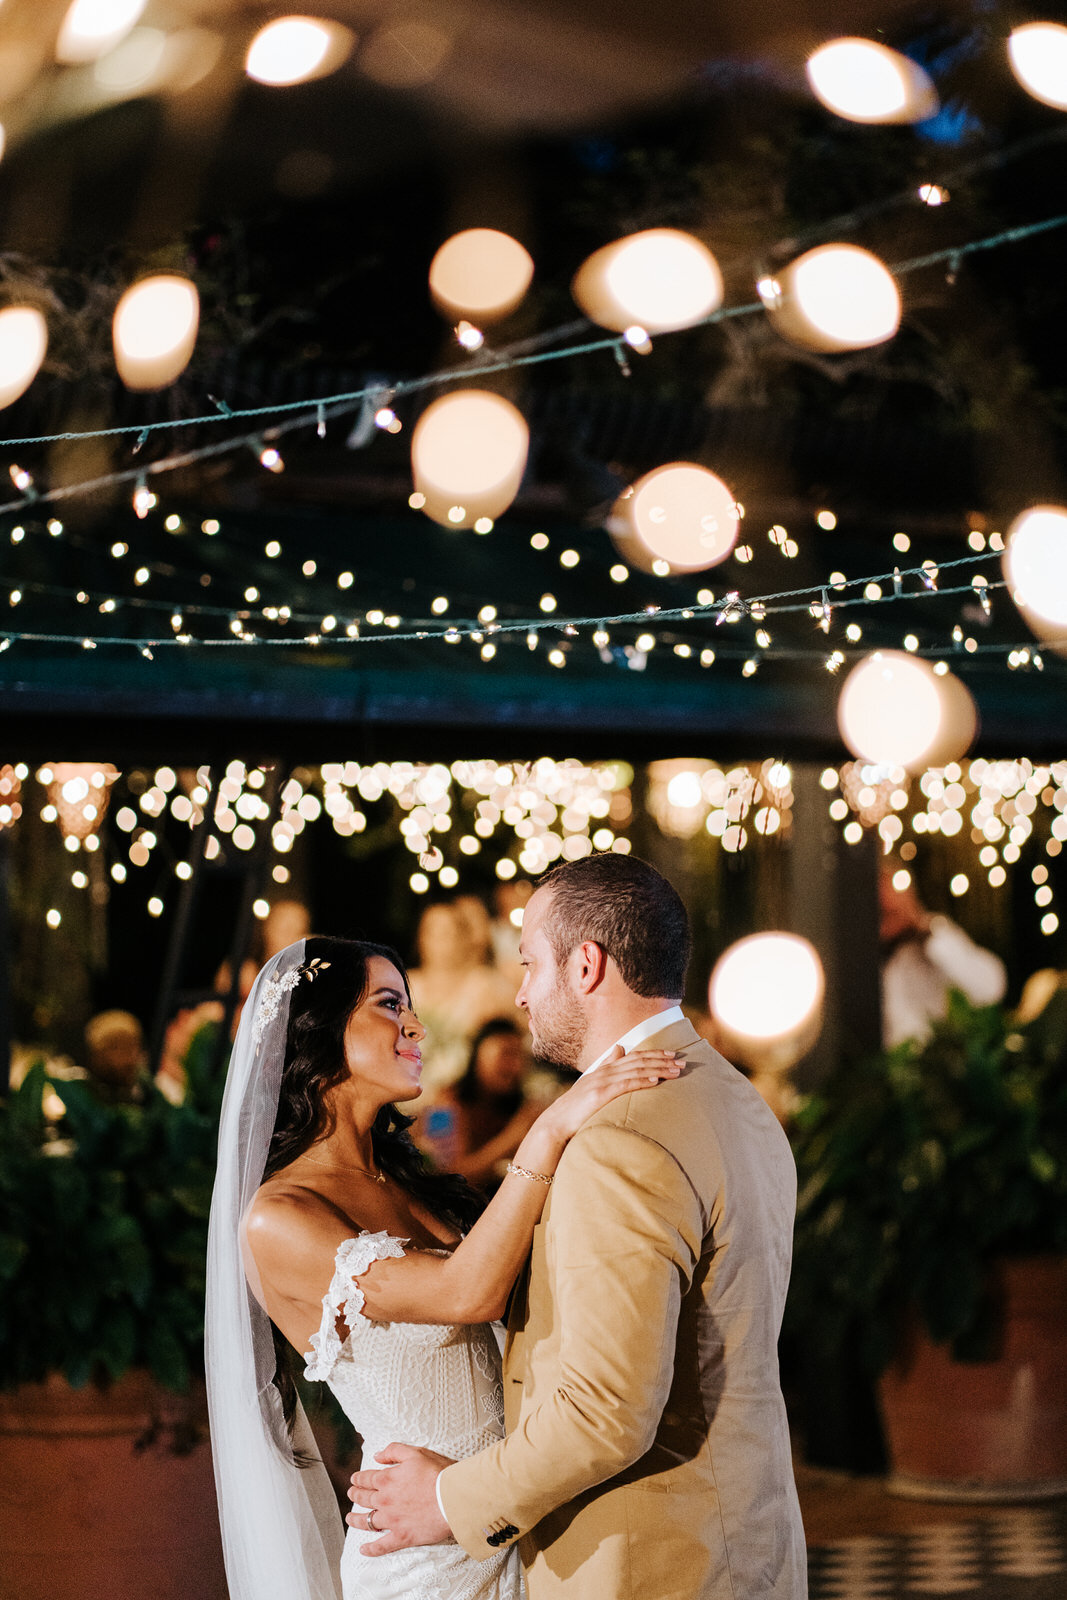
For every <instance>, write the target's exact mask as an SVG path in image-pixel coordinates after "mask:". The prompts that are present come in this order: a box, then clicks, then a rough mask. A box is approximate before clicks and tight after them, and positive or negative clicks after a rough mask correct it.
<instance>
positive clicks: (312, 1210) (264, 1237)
mask: <svg viewBox="0 0 1067 1600" xmlns="http://www.w3.org/2000/svg"><path fill="white" fill-rule="evenodd" d="M339 1224H341V1225H342V1226H344V1227H347V1226H349V1225H350V1222H349V1219H348V1218H347V1217H346V1216H345V1214H344V1212H343V1211H341V1210H340V1208H339V1207H338V1206H337V1205H336V1204H335V1203H334V1201H333V1200H331V1199H330V1197H329V1196H328V1195H326V1194H324V1193H323V1192H322V1191H321V1190H320V1189H317V1188H315V1187H313V1186H312V1185H310V1184H307V1183H305V1182H303V1181H302V1180H300V1179H297V1178H290V1177H287V1176H286V1174H285V1173H279V1174H278V1175H277V1177H274V1178H268V1179H267V1181H266V1182H265V1183H264V1184H261V1186H260V1188H259V1189H258V1191H257V1192H256V1196H255V1198H254V1200H253V1201H252V1204H251V1205H250V1206H249V1208H248V1213H247V1215H246V1217H245V1234H246V1237H247V1239H248V1242H249V1244H250V1245H251V1246H252V1248H253V1250H254V1251H255V1253H256V1256H257V1257H258V1256H259V1255H260V1254H261V1252H266V1253H269V1254H274V1253H275V1252H277V1251H285V1250H288V1249H291V1248H294V1247H299V1246H301V1245H304V1244H306V1243H308V1242H309V1240H310V1239H312V1238H318V1237H321V1236H322V1235H323V1234H327V1235H329V1236H331V1237H332V1236H333V1235H334V1234H335V1233H336V1231H337V1228H338V1225H339Z"/></svg>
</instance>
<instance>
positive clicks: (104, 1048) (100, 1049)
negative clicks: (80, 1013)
mask: <svg viewBox="0 0 1067 1600" xmlns="http://www.w3.org/2000/svg"><path fill="white" fill-rule="evenodd" d="M85 1065H86V1067H87V1069H88V1073H89V1082H90V1083H91V1084H92V1086H93V1089H94V1091H95V1093H96V1094H97V1096H98V1097H99V1098H100V1099H101V1100H104V1101H106V1102H107V1103H108V1104H109V1105H139V1104H140V1103H141V1101H143V1099H144V1097H145V1087H146V1085H147V1083H148V1057H147V1054H146V1053H145V1046H144V1032H143V1030H142V1028H141V1024H140V1023H139V1022H138V1020H137V1018H136V1017H135V1016H134V1015H133V1013H132V1012H131V1011H101V1012H100V1013H99V1015H98V1016H95V1017H91V1018H90V1020H89V1021H88V1022H87V1023H86V1026H85Z"/></svg>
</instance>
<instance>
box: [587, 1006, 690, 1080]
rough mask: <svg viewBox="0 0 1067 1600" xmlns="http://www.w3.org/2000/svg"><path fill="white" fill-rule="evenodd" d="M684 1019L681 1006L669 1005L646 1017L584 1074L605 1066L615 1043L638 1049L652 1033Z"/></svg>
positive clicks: (617, 1040) (598, 1058)
mask: <svg viewBox="0 0 1067 1600" xmlns="http://www.w3.org/2000/svg"><path fill="white" fill-rule="evenodd" d="M684 1021H685V1012H684V1011H683V1010H682V1008H681V1006H667V1007H666V1008H665V1009H664V1010H663V1011H657V1012H656V1013H655V1014H654V1015H653V1016H651V1017H645V1018H644V1019H643V1020H642V1021H641V1022H639V1023H637V1024H636V1026H634V1027H632V1028H631V1029H630V1031H629V1033H624V1034H623V1036H622V1038H621V1039H616V1041H615V1044H612V1045H609V1046H608V1048H607V1049H606V1050H605V1051H604V1052H603V1054H602V1055H599V1056H597V1058H596V1060H595V1061H591V1062H590V1063H589V1065H588V1066H587V1067H586V1068H585V1069H584V1070H583V1073H582V1076H583V1077H584V1076H585V1073H586V1072H595V1071H596V1069H597V1067H600V1066H603V1064H604V1062H605V1061H606V1060H607V1059H608V1057H609V1056H610V1054H611V1052H612V1051H613V1050H614V1049H615V1045H620V1044H621V1045H622V1048H623V1050H624V1051H627V1052H628V1051H630V1050H636V1049H637V1046H638V1045H639V1044H644V1042H645V1040H646V1039H651V1037H652V1035H653V1034H654V1033H659V1031H660V1030H661V1028H669V1027H670V1026H671V1024H672V1023H674V1022H684Z"/></svg>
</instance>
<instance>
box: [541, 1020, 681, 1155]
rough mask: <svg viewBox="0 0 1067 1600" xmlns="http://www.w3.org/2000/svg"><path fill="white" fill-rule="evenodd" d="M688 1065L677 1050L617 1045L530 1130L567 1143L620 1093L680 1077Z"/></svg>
mask: <svg viewBox="0 0 1067 1600" xmlns="http://www.w3.org/2000/svg"><path fill="white" fill-rule="evenodd" d="M684 1065H685V1060H684V1057H682V1056H680V1055H678V1054H677V1053H676V1052H675V1051H673V1050H631V1051H629V1052H628V1053H625V1054H624V1052H623V1049H622V1046H621V1045H616V1046H615V1048H614V1050H613V1051H612V1053H611V1055H610V1056H609V1057H608V1059H607V1060H606V1061H605V1062H604V1063H603V1064H602V1065H601V1066H599V1067H597V1068H596V1070H595V1071H593V1072H586V1073H583V1075H582V1076H581V1077H580V1078H579V1079H578V1080H577V1082H576V1083H572V1084H571V1086H570V1088H569V1089H567V1090H566V1092H565V1093H564V1094H561V1095H560V1096H559V1097H558V1099H556V1100H553V1102H552V1104H551V1105H550V1106H548V1107H547V1109H546V1110H544V1111H542V1113H541V1115H540V1116H539V1117H538V1119H537V1121H536V1122H535V1123H534V1125H533V1127H532V1128H531V1130H530V1134H531V1135H537V1134H539V1133H540V1134H542V1135H545V1134H547V1135H549V1136H551V1137H554V1138H556V1139H558V1140H559V1141H560V1144H561V1146H562V1145H564V1144H566V1143H567V1141H568V1140H569V1139H571V1138H572V1137H573V1135H574V1134H576V1133H577V1132H578V1129H579V1128H580V1127H581V1126H582V1124H583V1123H585V1122H588V1120H589V1118H590V1117H591V1116H592V1115H593V1113H594V1111H599V1110H600V1108H601V1106H606V1105H607V1104H608V1102H609V1101H610V1100H617V1099H618V1098H619V1096H620V1095H624V1094H633V1093H634V1092H635V1090H638V1089H651V1088H654V1087H655V1085H656V1084H657V1083H662V1082H663V1081H664V1079H666V1078H677V1077H678V1075H679V1073H680V1072H681V1071H682V1068H683V1067H684Z"/></svg>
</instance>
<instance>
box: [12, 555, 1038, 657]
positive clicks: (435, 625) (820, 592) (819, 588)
mask: <svg viewBox="0 0 1067 1600" xmlns="http://www.w3.org/2000/svg"><path fill="white" fill-rule="evenodd" d="M1000 554H1001V552H1000V551H996V550H985V551H980V552H977V551H976V552H975V553H973V554H972V555H968V556H960V557H958V558H956V559H954V560H952V561H936V562H935V561H928V563H927V564H926V565H923V566H918V567H894V568H893V570H892V571H891V572H879V573H874V574H872V576H870V577H867V578H843V579H842V578H838V579H837V581H836V582H834V583H831V582H828V581H827V582H823V583H821V584H809V585H808V586H807V587H805V588H799V589H779V590H776V591H775V592H774V593H772V594H767V595H754V596H752V597H751V598H746V597H742V596H741V595H740V594H739V593H734V592H733V591H731V593H730V594H728V595H726V596H724V597H723V598H722V599H721V600H717V601H716V600H710V601H702V600H693V601H691V602H690V603H689V604H687V605H683V606H656V605H649V606H643V607H642V608H641V609H640V610H637V611H631V612H619V613H618V614H613V615H612V616H608V617H585V618H574V617H537V618H530V619H527V620H525V621H523V620H519V621H512V622H507V623H503V622H499V621H498V620H497V619H496V618H494V619H493V620H492V621H490V622H484V621H482V620H481V619H478V620H476V621H469V620H464V621H457V622H448V623H445V622H439V621H438V620H437V619H436V618H434V619H432V620H431V619H429V618H427V625H428V627H429V628H430V630H431V631H439V632H440V633H441V634H446V633H455V632H457V631H458V632H465V631H466V632H475V633H478V632H481V633H484V632H486V631H491V632H495V633H503V632H507V631H509V630H517V631H527V632H528V631H529V630H530V629H531V628H533V627H540V628H567V627H593V626H596V625H597V624H598V623H602V622H603V623H608V622H614V623H625V622H649V621H655V620H663V621H668V620H679V619H689V618H690V617H693V616H697V615H711V616H713V617H714V616H716V615H717V614H718V613H720V612H726V613H729V612H732V611H739V612H741V613H747V612H749V611H750V610H752V609H757V610H762V611H763V612H764V614H765V615H767V616H775V615H783V614H786V613H789V612H797V611H806V610H807V609H808V605H809V603H812V601H813V597H816V596H817V597H818V599H819V603H820V604H821V603H822V600H823V597H824V593H825V599H826V604H827V605H828V606H829V607H830V609H831V610H833V611H837V610H842V609H844V608H845V607H847V606H862V605H867V606H874V605H881V604H882V603H884V602H886V601H890V600H915V599H920V598H922V596H924V595H926V594H930V593H936V594H942V595H949V594H973V593H975V592H976V591H975V590H974V587H973V585H971V584H963V585H962V586H960V587H957V588H952V589H942V588H941V587H940V586H939V585H938V584H937V579H936V578H933V580H932V581H933V583H934V588H933V589H931V588H930V581H931V577H932V572H933V571H934V570H935V569H936V572H937V573H941V572H948V571H951V570H952V569H954V568H956V567H973V566H978V565H980V564H981V563H982V562H984V561H992V560H994V559H996V558H997V557H998V556H999V555H1000ZM146 565H147V563H146ZM675 576H676V577H678V576H681V575H680V574H676V575H675ZM691 576H693V577H696V576H699V574H696V573H694V574H691ZM905 578H919V579H920V580H921V582H922V585H923V586H922V588H921V589H910V590H907V591H904V590H903V588H898V585H902V584H903V580H904V579H905ZM872 583H878V584H881V583H892V584H893V593H892V594H887V595H881V596H880V597H878V598H872V597H869V596H866V595H854V596H853V597H852V598H851V599H848V598H846V599H836V598H835V599H831V598H830V591H832V592H833V594H834V595H835V596H837V595H843V594H845V593H846V591H847V590H849V589H855V588H857V587H858V586H859V585H860V584H864V585H867V584H872ZM0 584H8V585H10V586H11V587H13V588H16V589H20V590H22V592H23V593H31V592H32V593H35V594H43V595H48V596H50V597H51V598H53V599H60V600H77V599H78V596H79V594H84V593H85V591H84V590H78V589H70V588H68V587H66V586H65V585H58V584H49V583H42V582H40V581H39V580H37V579H32V580H28V581H26V582H23V581H22V580H21V579H12V578H6V577H4V576H3V575H0ZM981 587H982V588H985V589H1003V588H1006V584H1005V583H1003V582H995V583H983V584H982V585H981ZM98 598H102V599H104V600H106V601H114V603H115V605H116V606H131V607H133V608H134V609H136V610H145V611H182V612H184V613H186V614H187V615H189V616H195V615H201V616H219V617H232V616H234V615H235V614H236V613H238V612H239V613H240V614H241V615H242V616H244V617H251V616H252V609H251V607H252V605H253V604H254V605H255V606H256V607H257V608H258V618H257V620H258V619H259V618H262V619H263V620H265V621H268V622H274V621H281V620H283V619H280V618H275V617H268V616H266V613H265V612H264V610H263V603H262V599H260V600H259V601H255V602H249V601H247V600H242V601H241V602H237V603H234V604H232V605H208V604H205V603H203V602H202V601H190V602H189V604H188V605H183V604H182V603H181V602H180V601H175V600H166V599H158V600H157V599H155V598H153V597H152V596H151V595H139V594H137V595H115V594H112V593H109V592H105V591H103V590H101V591H100V597H95V596H91V597H90V599H89V601H88V603H89V604H95V603H97V599H98ZM779 600H797V601H800V602H801V603H798V604H795V605H776V604H774V603H773V602H775V601H779ZM81 603H82V604H85V603H86V602H81ZM267 604H268V605H271V604H272V602H267ZM343 610H344V608H342V611H343ZM345 614H347V612H345ZM322 615H323V612H322V611H321V609H320V610H315V611H290V612H289V615H288V616H287V617H286V618H284V621H286V622H314V621H315V619H316V618H320V617H322ZM754 620H756V621H759V620H760V618H755V619H754ZM0 631H2V630H0ZM389 636H390V637H391V638H408V637H413V636H412V635H407V634H398V633H396V632H395V631H391V632H390V635H389ZM426 636H427V635H426V634H425V633H420V634H419V635H418V637H419V638H425V637H426Z"/></svg>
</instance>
